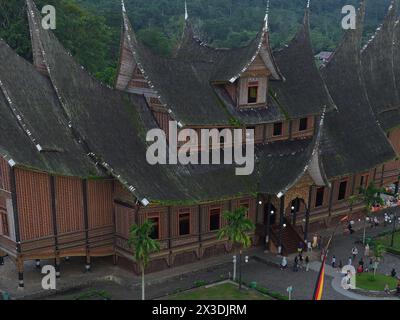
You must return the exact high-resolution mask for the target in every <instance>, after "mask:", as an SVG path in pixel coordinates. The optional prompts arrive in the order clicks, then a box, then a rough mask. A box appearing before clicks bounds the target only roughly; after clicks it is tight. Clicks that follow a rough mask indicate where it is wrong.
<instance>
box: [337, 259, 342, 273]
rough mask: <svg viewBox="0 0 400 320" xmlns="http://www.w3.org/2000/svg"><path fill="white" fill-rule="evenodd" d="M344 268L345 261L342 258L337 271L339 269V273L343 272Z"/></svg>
mask: <svg viewBox="0 0 400 320" xmlns="http://www.w3.org/2000/svg"><path fill="white" fill-rule="evenodd" d="M342 269H343V262H342V260H340V261H339V265H338V270H337V271H338V272H339V273H341V272H342Z"/></svg>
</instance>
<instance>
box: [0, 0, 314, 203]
mask: <svg viewBox="0 0 400 320" xmlns="http://www.w3.org/2000/svg"><path fill="white" fill-rule="evenodd" d="M27 4H28V10H29V19H30V20H31V25H32V26H33V28H32V30H31V31H32V32H35V33H36V36H35V37H33V41H38V43H37V44H36V45H37V48H39V50H40V51H41V54H42V56H43V57H44V64H45V66H46V69H47V71H48V75H49V78H45V77H43V76H41V75H40V77H41V78H42V79H45V80H46V81H47V87H48V88H49V91H50V93H51V94H52V95H53V96H54V99H56V102H57V103H58V104H59V105H58V110H60V111H59V112H60V114H61V115H62V119H61V122H60V127H59V128H58V130H59V131H60V132H63V131H66V132H67V133H69V134H71V133H73V135H74V138H75V139H76V140H74V141H73V142H74V143H77V142H78V144H79V146H81V148H83V150H84V152H85V153H87V155H88V157H87V158H85V159H86V160H88V159H90V160H91V161H92V162H91V164H92V165H93V166H96V168H98V169H97V170H99V169H101V170H104V171H105V172H106V173H107V174H108V175H110V176H112V177H113V178H115V179H116V180H118V181H119V182H120V183H121V184H122V185H124V186H125V187H126V188H127V189H128V190H129V191H130V192H131V193H132V194H133V195H134V196H135V197H136V198H137V199H139V200H141V201H142V200H143V199H144V198H147V199H149V200H150V201H153V202H156V201H172V202H173V201H188V202H204V201H212V200H218V199H224V198H232V197H236V196H243V195H251V194H254V192H258V191H259V182H260V181H262V183H263V186H262V188H263V190H268V191H269V192H281V191H282V190H284V189H285V188H286V187H287V186H288V185H291V184H292V183H294V181H297V179H298V178H299V175H300V174H302V173H303V172H304V170H305V169H304V168H306V166H307V165H308V163H309V162H310V161H311V160H310V157H311V154H312V150H315V148H316V145H317V142H318V140H319V135H318V136H316V137H315V138H314V139H308V140H305V141H298V142H291V143H290V148H288V147H287V146H286V145H285V144H282V145H276V146H265V148H266V149H264V151H262V150H258V151H257V156H258V161H257V163H256V168H255V171H254V173H253V175H252V176H236V175H235V166H233V165H220V166H202V165H200V166H181V165H156V166H151V165H150V164H149V163H148V162H147V159H146V150H147V144H146V140H145V135H146V134H145V133H146V129H148V126H147V127H146V126H145V124H144V123H145V122H146V119H145V118H146V108H145V107H144V108H140V104H142V103H143V104H145V101H144V99H143V97H138V96H136V95H132V94H128V93H124V92H120V91H117V90H112V89H111V88H108V87H106V86H103V85H101V84H100V83H99V82H98V81H96V80H95V79H94V78H92V77H91V76H90V75H89V74H88V73H87V72H86V71H85V70H84V69H83V68H82V67H80V66H79V65H78V64H76V62H75V61H74V60H73V58H72V57H71V55H69V54H68V53H67V52H66V50H65V49H64V48H63V47H62V45H61V44H60V42H59V41H58V40H57V39H56V37H55V36H54V34H53V33H52V32H51V31H49V30H44V29H43V28H40V27H39V24H40V14H39V12H38V11H37V9H36V7H35V6H34V4H33V1H32V0H27ZM132 40H133V41H135V39H132ZM0 53H1V51H0ZM0 61H1V63H3V61H4V59H1V60H0ZM10 65H11V64H10ZM3 67H4V66H3ZM31 69H32V70H33V67H31ZM65 70H68V72H65ZM33 71H35V70H33ZM35 72H36V71H35ZM35 72H34V73H35ZM36 74H37V75H39V73H38V72H36ZM15 76H16V77H19V78H22V77H23V76H24V74H23V73H16V74H15ZM15 82H16V83H18V81H17V80H15ZM39 84H40V83H39ZM39 92H40V91H39ZM50 93H49V94H50ZM21 97H22V98H23V96H21ZM28 97H29V96H28ZM3 100H4V99H3ZM1 102H2V98H1V96H0V103H1ZM24 103H25V105H26V108H28V109H29V108H30V107H31V103H32V102H31V101H30V100H24ZM46 111H48V113H50V114H52V113H54V112H55V109H54V108H53V107H51V108H49V109H48V110H46ZM147 115H148V113H147ZM37 117H40V119H42V120H43V121H46V119H51V117H52V115H50V116H49V117H47V115H44V114H43V113H38V114H37ZM2 119H3V118H0V125H1V126H2V127H3V126H4V127H7V125H6V124H5V123H4V122H3V121H2ZM7 119H8V118H7ZM52 121H53V120H52ZM54 121H55V120H54ZM14 123H15V121H14ZM37 125H40V124H36V123H35V125H34V123H32V126H33V127H34V129H35V128H36V126H37ZM10 127H12V126H11V125H10ZM68 130H71V132H69V131H68ZM15 134H17V135H18V139H19V138H21V137H23V132H15ZM56 134H58V133H57V132H56ZM56 137H57V140H59V139H60V140H61V141H63V138H60V137H58V136H56ZM25 140H26V139H25ZM18 142H19V141H18ZM28 142H29V141H28ZM5 143H6V141H3V138H2V136H0V146H1V147H2V146H5V147H6V148H7V149H8V148H10V150H14V149H13V148H12V146H10V145H8V144H5ZM31 148H34V146H33V144H31ZM293 150H297V153H296V154H294V151H293ZM296 155H297V156H296ZM30 160H31V159H29V158H28V159H27V160H25V161H27V162H28V163H31V167H32V168H37V169H39V170H44V171H47V168H46V167H42V166H40V165H38V164H37V163H36V162H34V161H32V162H30ZM76 165H77V166H78V165H81V164H80V163H78V162H77V163H76ZM262 166H263V167H265V166H266V167H265V168H268V170H267V171H265V170H264V169H262V168H261V167H262ZM282 166H284V167H285V170H286V172H287V175H285V177H284V178H282V177H281V175H280V174H279V175H278V174H275V175H273V176H271V177H269V176H265V174H268V175H269V174H270V173H271V170H272V171H274V168H275V169H276V168H281V167H282ZM57 172H59V171H56V173H57ZM274 172H275V171H274Z"/></svg>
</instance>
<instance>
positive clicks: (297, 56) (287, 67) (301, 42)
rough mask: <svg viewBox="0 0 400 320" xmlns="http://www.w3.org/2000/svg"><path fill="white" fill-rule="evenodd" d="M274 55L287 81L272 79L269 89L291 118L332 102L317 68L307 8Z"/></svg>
mask: <svg viewBox="0 0 400 320" xmlns="http://www.w3.org/2000/svg"><path fill="white" fill-rule="evenodd" d="M274 56H275V58H276V61H277V63H278V65H279V66H280V70H281V71H282V73H283V75H284V77H285V79H286V81H283V82H271V83H270V86H271V91H272V92H273V93H272V94H273V97H274V99H275V100H276V101H277V102H278V104H279V105H282V106H284V108H285V110H286V111H287V113H288V115H289V117H290V118H300V117H302V116H304V115H312V114H321V112H322V110H323V109H324V107H326V108H327V109H328V110H330V109H332V108H333V107H334V103H333V101H332V99H331V97H330V94H329V92H328V90H327V88H326V86H325V83H324V81H323V79H322V77H321V74H320V73H319V70H318V69H317V67H316V64H315V60H314V51H313V48H312V43H311V37H310V25H309V9H307V10H306V13H305V16H304V20H303V23H302V25H301V26H300V29H299V31H298V32H297V34H296V35H295V36H294V38H293V39H292V40H291V42H290V43H289V44H288V45H287V46H286V47H285V48H284V49H282V50H280V51H277V52H274Z"/></svg>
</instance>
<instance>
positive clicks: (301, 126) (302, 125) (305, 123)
mask: <svg viewBox="0 0 400 320" xmlns="http://www.w3.org/2000/svg"><path fill="white" fill-rule="evenodd" d="M307 129H308V118H302V119H300V123H299V131H305V130H307Z"/></svg>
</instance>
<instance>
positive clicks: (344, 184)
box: [338, 181, 347, 200]
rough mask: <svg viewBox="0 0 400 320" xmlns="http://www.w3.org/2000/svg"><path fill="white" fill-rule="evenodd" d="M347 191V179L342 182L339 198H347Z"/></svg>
mask: <svg viewBox="0 0 400 320" xmlns="http://www.w3.org/2000/svg"><path fill="white" fill-rule="evenodd" d="M346 191H347V181H342V182H340V184H339V194H338V200H344V199H345V198H346Z"/></svg>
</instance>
